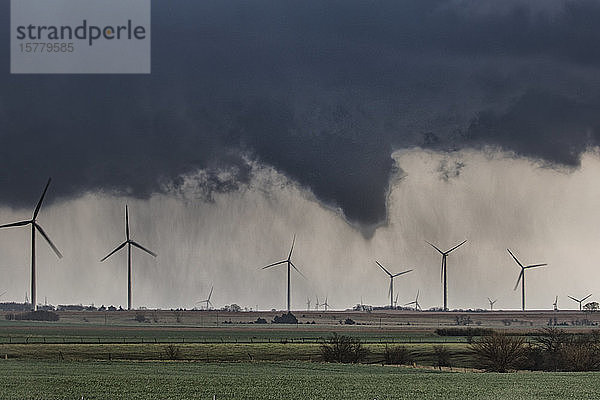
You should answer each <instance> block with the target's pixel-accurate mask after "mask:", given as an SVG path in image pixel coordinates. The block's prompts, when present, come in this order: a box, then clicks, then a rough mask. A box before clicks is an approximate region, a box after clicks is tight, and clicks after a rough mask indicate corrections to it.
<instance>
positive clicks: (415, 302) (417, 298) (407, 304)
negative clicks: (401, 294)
mask: <svg viewBox="0 0 600 400" xmlns="http://www.w3.org/2000/svg"><path fill="white" fill-rule="evenodd" d="M413 304H414V305H415V311H417V310H421V306H420V305H419V291H418V290H417V297H415V301H411V302H410V303H406V304H405V306H410V305H413Z"/></svg>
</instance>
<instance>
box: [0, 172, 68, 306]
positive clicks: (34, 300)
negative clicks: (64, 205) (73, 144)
mask: <svg viewBox="0 0 600 400" xmlns="http://www.w3.org/2000/svg"><path fill="white" fill-rule="evenodd" d="M51 181H52V178H48V183H46V187H45V188H44V191H43V192H42V196H41V197H40V200H39V201H38V203H37V205H36V206H35V210H34V211H33V217H32V218H31V219H30V220H26V221H20V222H14V223H12V224H6V225H0V228H11V227H13V226H25V225H31V305H32V306H33V310H37V297H36V296H37V285H36V273H35V232H36V231H38V232H39V233H40V235H42V237H43V238H44V239H46V242H47V243H48V244H49V245H50V247H51V248H52V250H54V253H56V255H57V256H58V258H62V254H60V251H58V249H57V248H56V246H55V245H54V243H52V241H51V240H50V238H49V237H48V235H47V234H46V232H44V229H42V227H41V226H40V224H38V223H37V220H36V219H37V216H38V213H39V212H40V208H41V207H42V201H44V196H46V191H47V190H48V186H50V182H51Z"/></svg>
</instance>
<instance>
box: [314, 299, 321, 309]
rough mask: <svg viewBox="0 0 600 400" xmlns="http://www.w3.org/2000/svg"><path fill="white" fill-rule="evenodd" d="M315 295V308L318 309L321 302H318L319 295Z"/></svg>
mask: <svg viewBox="0 0 600 400" xmlns="http://www.w3.org/2000/svg"><path fill="white" fill-rule="evenodd" d="M316 297H317V302H316V303H315V310H317V311H319V306H321V305H322V304H319V296H316Z"/></svg>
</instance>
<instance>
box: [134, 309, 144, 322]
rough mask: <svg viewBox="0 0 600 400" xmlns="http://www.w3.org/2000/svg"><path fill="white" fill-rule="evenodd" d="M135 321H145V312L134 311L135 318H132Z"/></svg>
mask: <svg viewBox="0 0 600 400" xmlns="http://www.w3.org/2000/svg"><path fill="white" fill-rule="evenodd" d="M134 319H135V320H136V321H137V322H146V314H145V313H143V312H141V311H138V312H136V313H135V318H134Z"/></svg>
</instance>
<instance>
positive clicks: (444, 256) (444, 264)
mask: <svg viewBox="0 0 600 400" xmlns="http://www.w3.org/2000/svg"><path fill="white" fill-rule="evenodd" d="M426 243H427V244H429V245H430V246H431V247H433V248H434V249H436V250H437V251H438V252H439V253H440V254H441V255H442V271H441V278H442V279H443V282H444V311H448V280H447V278H448V272H447V265H448V264H447V260H446V259H447V258H448V254H450V253H452V252H453V251H454V250H456V249H458V248H459V247H460V246H462V245H463V244H465V243H467V241H466V240H465V241H463V242H462V243H460V244H457V245H456V246H454V247H453V248H451V249H450V250H446V251H441V250H440V249H439V248H437V246H435V245H433V244H432V243H429V242H426Z"/></svg>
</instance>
